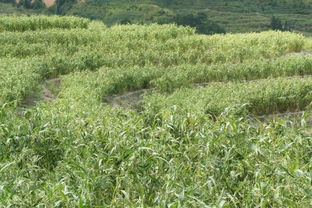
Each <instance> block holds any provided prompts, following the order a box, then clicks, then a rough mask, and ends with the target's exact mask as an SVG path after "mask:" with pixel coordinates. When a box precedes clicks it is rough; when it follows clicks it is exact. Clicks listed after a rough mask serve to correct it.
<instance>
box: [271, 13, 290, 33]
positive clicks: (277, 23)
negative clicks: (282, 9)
mask: <svg viewBox="0 0 312 208" xmlns="http://www.w3.org/2000/svg"><path fill="white" fill-rule="evenodd" d="M271 29H273V30H280V31H290V30H291V25H290V23H289V22H288V21H285V22H284V23H283V22H282V20H281V19H279V18H278V17H274V16H273V17H272V18H271Z"/></svg>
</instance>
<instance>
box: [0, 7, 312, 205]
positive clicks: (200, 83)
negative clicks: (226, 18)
mask: <svg viewBox="0 0 312 208" xmlns="http://www.w3.org/2000/svg"><path fill="white" fill-rule="evenodd" d="M81 5H82V4H81ZM311 76H312V39H311V38H307V37H305V36H302V35H301V34H297V33H292V32H280V31H267V32H262V33H246V34H219V35H210V36H207V35H199V34H196V33H195V30H194V29H192V28H190V27H182V26H176V25H170V24H169V25H157V24H150V25H115V26H112V27H107V26H106V25H104V24H103V23H102V22H99V21H90V20H88V19H83V18H78V17H67V16H64V17H60V16H18V17H17V16H7V15H3V14H0V91H1V94H0V152H1V154H0V207H160V208H163V207H164V208H165V207H171V208H174V207H177V208H180V207H181V208H182V207H183V208H184V207H272V208H280V207H310V206H311V201H312V196H311V192H312V188H311V174H312V163H311V157H312V152H311V149H312V143H311V137H312V128H311V125H312V117H311V107H312V106H311V103H312V94H311V92H312V77H311Z"/></svg>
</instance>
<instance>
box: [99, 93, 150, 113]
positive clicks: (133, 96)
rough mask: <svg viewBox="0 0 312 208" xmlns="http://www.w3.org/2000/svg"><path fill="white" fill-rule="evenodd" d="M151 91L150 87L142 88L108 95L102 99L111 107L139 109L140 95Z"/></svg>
mask: <svg viewBox="0 0 312 208" xmlns="http://www.w3.org/2000/svg"><path fill="white" fill-rule="evenodd" d="M151 91H152V89H142V90H137V91H133V92H128V93H125V94H121V95H113V96H108V97H106V98H105V99H104V102H105V103H107V104H110V105H112V106H113V107H118V108H126V109H139V108H140V106H141V100H142V97H143V96H144V94H146V93H148V92H151Z"/></svg>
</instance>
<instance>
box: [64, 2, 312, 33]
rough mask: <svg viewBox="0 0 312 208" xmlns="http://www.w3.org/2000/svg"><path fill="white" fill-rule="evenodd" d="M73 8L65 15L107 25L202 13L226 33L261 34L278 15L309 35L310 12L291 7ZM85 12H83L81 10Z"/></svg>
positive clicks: (197, 4) (135, 5)
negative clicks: (88, 17)
mask: <svg viewBox="0 0 312 208" xmlns="http://www.w3.org/2000/svg"><path fill="white" fill-rule="evenodd" d="M87 8H88V9H86V5H82V4H81V5H79V4H78V5H74V6H73V7H72V8H71V9H70V10H69V11H67V13H68V14H75V15H80V14H82V13H91V11H97V14H96V15H95V14H94V13H93V14H92V15H93V16H94V17H95V16H99V17H101V19H102V20H104V22H105V23H106V24H109V25H110V24H114V23H116V22H119V21H120V20H123V19H125V18H128V19H130V20H132V22H155V21H162V20H163V19H166V18H167V17H171V16H172V15H174V14H176V13H185V12H204V13H206V14H207V15H208V17H209V18H210V19H211V20H213V21H216V22H217V23H219V24H220V25H221V26H223V27H224V28H226V31H228V32H251V31H263V30H267V29H269V28H270V19H271V17H272V16H273V15H274V16H277V17H279V18H281V19H282V20H283V21H288V22H290V24H292V25H293V28H294V30H298V31H300V32H303V33H305V34H312V29H311V28H312V27H311V25H312V18H311V17H312V12H311V9H297V8H293V7H292V6H291V5H287V4H286V5H280V6H276V7H262V9H261V8H260V7H259V5H256V4H246V3H243V2H239V1H224V0H220V1H213V0H208V1H202V0H198V1H183V2H181V1H180V2H178V3H176V4H172V5H169V6H167V5H164V4H160V3H159V1H152V2H151V1H139V3H132V4H131V3H128V2H125V1H114V2H111V3H109V4H103V5H102V6H100V7H99V6H98V5H92V4H88V5H87ZM83 10H84V11H83Z"/></svg>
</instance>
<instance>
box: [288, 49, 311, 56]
mask: <svg viewBox="0 0 312 208" xmlns="http://www.w3.org/2000/svg"><path fill="white" fill-rule="evenodd" d="M286 55H295V56H304V55H312V51H311V50H303V51H300V52H292V53H287V54H286Z"/></svg>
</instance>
